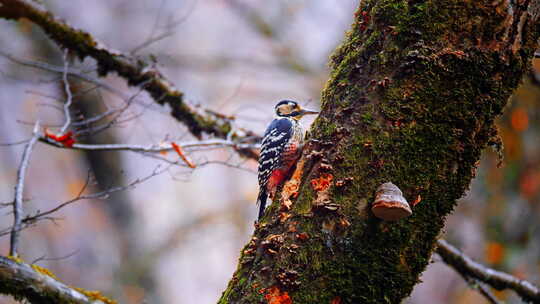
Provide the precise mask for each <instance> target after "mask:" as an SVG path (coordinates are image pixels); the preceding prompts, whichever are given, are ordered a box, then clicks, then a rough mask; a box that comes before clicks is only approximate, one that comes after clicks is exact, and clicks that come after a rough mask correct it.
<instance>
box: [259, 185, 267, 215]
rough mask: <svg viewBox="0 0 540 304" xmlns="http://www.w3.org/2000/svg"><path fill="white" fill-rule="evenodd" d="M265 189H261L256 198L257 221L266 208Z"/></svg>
mask: <svg viewBox="0 0 540 304" xmlns="http://www.w3.org/2000/svg"><path fill="white" fill-rule="evenodd" d="M265 188H266V187H261V190H260V191H259V196H258V197H257V204H258V205H259V217H258V219H257V220H258V221H260V220H261V218H262V217H263V215H264V208H266V198H267V197H268V195H267V194H266V189H265Z"/></svg>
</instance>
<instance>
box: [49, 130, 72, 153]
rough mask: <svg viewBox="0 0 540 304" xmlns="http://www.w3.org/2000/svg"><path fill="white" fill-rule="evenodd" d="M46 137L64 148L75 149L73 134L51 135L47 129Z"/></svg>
mask: <svg viewBox="0 0 540 304" xmlns="http://www.w3.org/2000/svg"><path fill="white" fill-rule="evenodd" d="M45 137H48V138H50V139H52V140H54V141H56V142H59V143H61V144H62V145H64V147H68V148H71V147H73V144H75V139H73V132H71V131H69V132H66V133H64V134H62V135H55V134H52V133H49V132H48V131H47V129H45Z"/></svg>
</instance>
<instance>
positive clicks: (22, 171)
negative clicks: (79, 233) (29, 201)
mask: <svg viewBox="0 0 540 304" xmlns="http://www.w3.org/2000/svg"><path fill="white" fill-rule="evenodd" d="M38 130H39V121H37V122H36V124H35V126H34V135H33V136H32V139H30V141H29V142H28V144H26V147H25V148H24V152H23V156H22V160H21V164H20V166H19V169H18V170H17V185H15V200H14V201H13V227H12V229H11V238H10V248H9V255H11V256H17V247H18V244H19V232H20V229H21V224H22V213H23V207H22V204H23V191H24V180H25V177H26V169H27V168H28V163H29V162H30V154H31V153H32V149H33V148H34V145H35V144H36V142H37V141H38V137H39V134H38Z"/></svg>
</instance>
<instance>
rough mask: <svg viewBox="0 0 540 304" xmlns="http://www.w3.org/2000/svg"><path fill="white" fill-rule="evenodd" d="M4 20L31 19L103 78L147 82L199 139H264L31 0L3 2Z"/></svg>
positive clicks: (251, 153) (252, 154) (252, 155)
mask: <svg viewBox="0 0 540 304" xmlns="http://www.w3.org/2000/svg"><path fill="white" fill-rule="evenodd" d="M0 17H2V18H5V19H13V20H19V19H21V18H26V19H28V20H30V21H31V22H33V23H34V24H36V25H38V26H39V27H40V28H41V29H42V30H43V31H44V32H45V33H46V34H47V35H48V36H49V37H50V38H51V39H52V40H53V41H54V42H55V43H57V44H58V45H59V46H60V47H62V48H65V49H68V50H69V51H70V52H72V53H73V54H75V55H77V56H78V57H79V59H81V60H82V59H84V58H85V57H91V58H93V59H94V60H96V62H97V65H98V68H97V70H98V74H99V75H100V76H105V75H107V74H109V73H111V72H116V73H117V74H118V75H119V76H120V77H122V78H124V79H125V80H126V81H127V82H128V84H129V85H131V86H139V85H141V84H143V83H144V84H145V85H144V90H145V91H146V92H148V93H149V94H150V96H151V97H152V98H153V99H154V100H155V101H156V102H157V103H159V104H161V105H165V104H168V105H169V106H170V107H171V115H172V116H173V117H174V118H176V119H177V120H178V121H180V122H182V123H183V124H185V125H186V126H187V127H188V129H189V131H190V132H191V133H192V134H193V135H194V136H195V137H197V138H199V139H201V138H202V136H203V134H210V135H214V136H216V137H220V138H232V139H237V140H242V139H249V140H250V142H255V141H259V140H260V137H259V136H256V134H254V133H253V132H250V131H245V132H239V130H236V129H235V128H234V126H233V124H232V120H233V119H231V118H230V117H228V116H226V115H220V114H216V113H214V112H212V111H204V110H203V109H198V108H197V107H194V106H192V105H189V104H187V103H186V100H185V99H184V94H183V93H182V92H181V91H179V90H178V89H176V88H175V87H174V85H173V84H172V83H171V82H170V81H169V80H168V79H167V78H165V77H164V76H163V75H162V74H161V73H160V72H159V71H158V70H156V69H155V68H152V67H149V66H148V65H147V64H145V63H144V62H143V61H141V60H140V59H135V58H132V57H130V56H126V55H124V54H122V53H120V52H118V51H115V50H112V49H109V48H106V47H105V46H104V45H103V44H102V43H100V42H98V41H97V40H96V39H95V38H94V37H92V35H90V34H89V33H87V32H84V31H82V30H77V29H75V28H73V27H71V26H69V25H68V24H66V23H65V22H63V21H60V20H59V19H58V18H56V17H55V16H54V15H53V14H51V13H50V12H48V11H46V10H44V9H42V8H40V7H38V6H37V5H36V4H35V3H32V2H30V1H27V0H0ZM237 151H238V152H239V153H240V154H241V155H243V156H245V157H248V158H253V159H256V158H257V153H255V152H254V151H253V150H250V149H238V150H237Z"/></svg>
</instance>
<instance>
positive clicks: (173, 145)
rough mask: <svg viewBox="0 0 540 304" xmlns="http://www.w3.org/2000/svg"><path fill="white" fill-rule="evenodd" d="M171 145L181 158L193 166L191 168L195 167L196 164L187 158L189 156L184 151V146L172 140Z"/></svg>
mask: <svg viewBox="0 0 540 304" xmlns="http://www.w3.org/2000/svg"><path fill="white" fill-rule="evenodd" d="M171 146H172V147H173V149H174V151H176V153H178V156H180V158H181V159H182V160H183V161H184V162H185V163H186V164H187V165H188V166H189V167H190V168H191V169H195V167H196V166H195V164H194V163H193V162H192V161H191V160H189V159H188V158H187V156H186V155H185V154H184V151H183V150H182V148H181V147H180V146H179V145H177V144H176V143H175V142H174V141H173V142H171Z"/></svg>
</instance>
